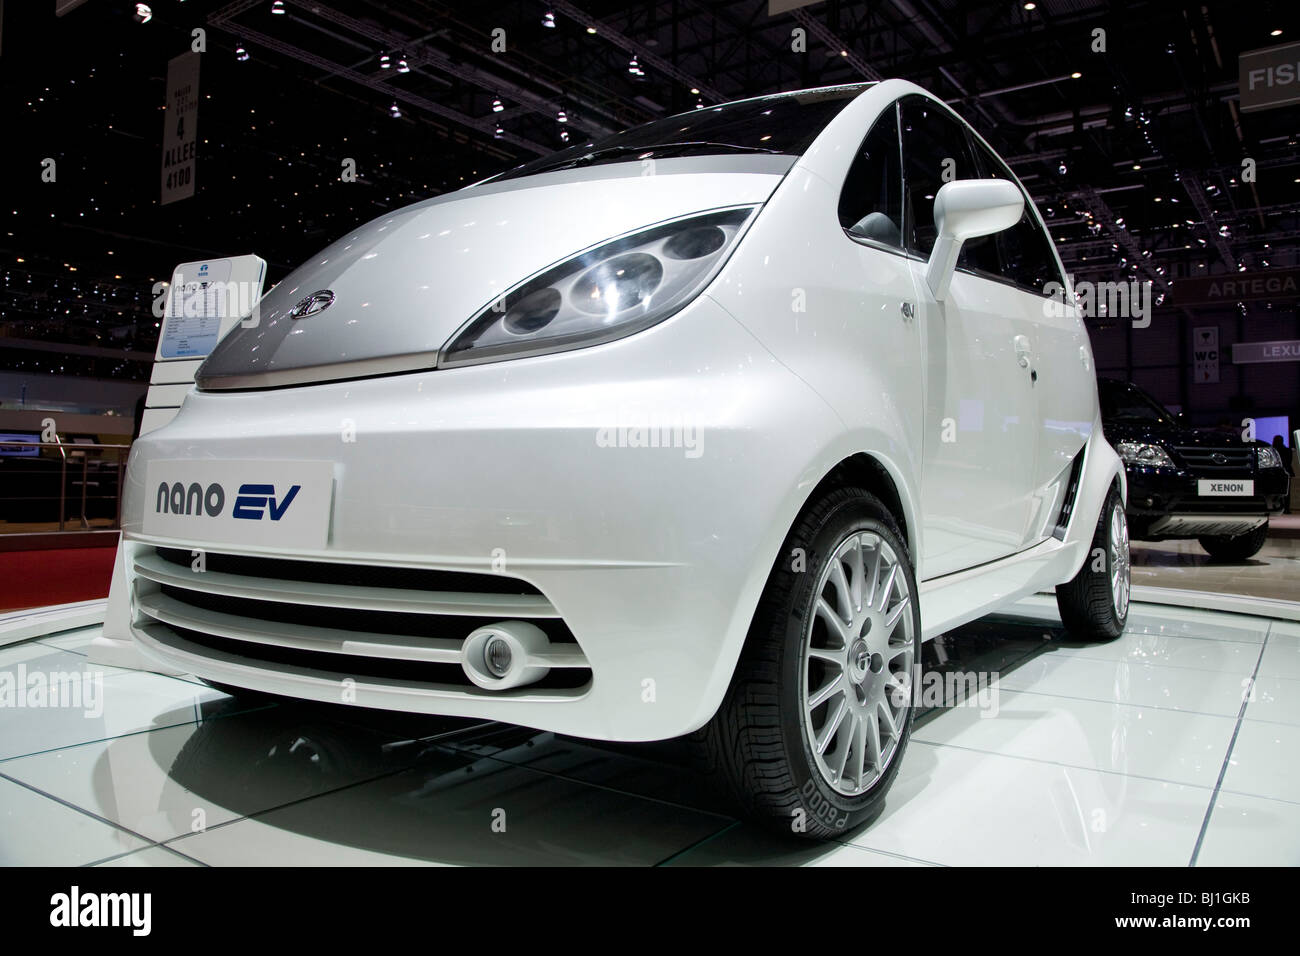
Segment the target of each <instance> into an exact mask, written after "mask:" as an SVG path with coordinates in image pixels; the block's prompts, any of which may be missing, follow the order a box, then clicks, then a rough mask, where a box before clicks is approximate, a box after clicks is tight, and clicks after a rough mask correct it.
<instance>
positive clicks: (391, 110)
mask: <svg viewBox="0 0 1300 956" xmlns="http://www.w3.org/2000/svg"><path fill="white" fill-rule="evenodd" d="M388 115H389V116H391V117H392V118H393V119H401V118H402V111H401V109H399V108H398V106H397V104H396V103H394V104H393V105H392V106H390V107H388Z"/></svg>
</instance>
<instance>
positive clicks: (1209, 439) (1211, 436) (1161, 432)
mask: <svg viewBox="0 0 1300 956" xmlns="http://www.w3.org/2000/svg"><path fill="white" fill-rule="evenodd" d="M1102 431H1103V432H1105V434H1106V440H1107V441H1109V442H1110V443H1111V444H1112V445H1113V444H1114V443H1115V442H1119V441H1138V442H1147V443H1149V444H1153V445H1175V446H1179V447H1186V448H1240V447H1243V446H1245V445H1247V444H1252V445H1257V444H1259V443H1258V442H1245V441H1242V439H1241V436H1240V435H1238V434H1233V433H1231V432H1220V431H1209V430H1202V429H1197V428H1191V427H1189V426H1187V425H1160V424H1155V423H1152V422H1131V421H1116V420H1113V419H1112V420H1111V421H1103V422H1102Z"/></svg>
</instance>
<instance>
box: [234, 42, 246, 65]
mask: <svg viewBox="0 0 1300 956" xmlns="http://www.w3.org/2000/svg"><path fill="white" fill-rule="evenodd" d="M235 59H236V60H238V61H239V62H240V63H243V62H244V61H245V60H247V59H248V51H247V50H245V49H244V45H243V44H242V43H240V44H236V45H235Z"/></svg>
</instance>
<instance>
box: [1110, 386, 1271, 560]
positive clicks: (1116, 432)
mask: <svg viewBox="0 0 1300 956" xmlns="http://www.w3.org/2000/svg"><path fill="white" fill-rule="evenodd" d="M1097 391H1098V394H1099V395H1100V397H1101V423H1102V427H1103V429H1104V430H1105V432H1106V440H1107V441H1109V442H1110V444H1111V447H1113V448H1114V449H1115V451H1117V452H1118V453H1119V456H1120V458H1121V459H1123V461H1124V471H1125V473H1126V474H1127V476H1128V505H1127V508H1126V509H1125V510H1126V513H1127V515H1128V525H1129V535H1130V536H1131V537H1133V538H1136V539H1138V540H1142V541H1164V540H1166V539H1169V538H1196V539H1197V540H1198V541H1200V543H1201V547H1202V548H1204V549H1205V550H1206V551H1208V552H1209V553H1210V555H1211V556H1213V557H1215V558H1221V559H1223V560H1227V561H1241V560H1244V559H1246V558H1249V557H1250V556H1251V555H1253V554H1254V553H1255V552H1257V551H1258V550H1259V549H1260V548H1262V547H1263V546H1264V539H1265V538H1267V537H1268V516H1269V515H1275V514H1280V513H1281V511H1282V501H1283V499H1284V498H1285V496H1286V492H1287V486H1288V483H1289V480H1290V479H1289V478H1288V476H1287V473H1286V471H1285V470H1284V469H1283V467H1282V459H1281V458H1280V457H1278V454H1277V452H1276V451H1275V450H1274V449H1273V448H1272V447H1271V446H1269V445H1266V444H1265V443H1263V442H1246V441H1242V440H1241V439H1240V438H1238V437H1237V436H1235V435H1224V434H1220V433H1217V432H1210V431H1198V430H1197V429H1195V428H1189V427H1188V426H1186V425H1184V424H1183V423H1182V422H1181V421H1180V420H1179V417H1178V416H1176V415H1174V414H1173V413H1172V412H1170V411H1169V410H1168V409H1166V408H1165V407H1164V406H1163V405H1161V404H1160V403H1159V402H1157V401H1156V400H1155V399H1154V398H1152V397H1151V396H1150V395H1148V394H1147V393H1146V392H1144V391H1142V389H1140V388H1138V387H1137V386H1136V385H1133V384H1131V383H1129V382H1120V381H1116V380H1115V379H1109V378H1103V379H1098V381H1097Z"/></svg>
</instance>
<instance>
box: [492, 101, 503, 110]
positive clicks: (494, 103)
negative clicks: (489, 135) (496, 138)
mask: <svg viewBox="0 0 1300 956" xmlns="http://www.w3.org/2000/svg"><path fill="white" fill-rule="evenodd" d="M503 109H505V105H504V104H502V102H501V100H500V98H497V99H494V100H493V101H492V112H493V113H500V112H501V111H502V110H503Z"/></svg>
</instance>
